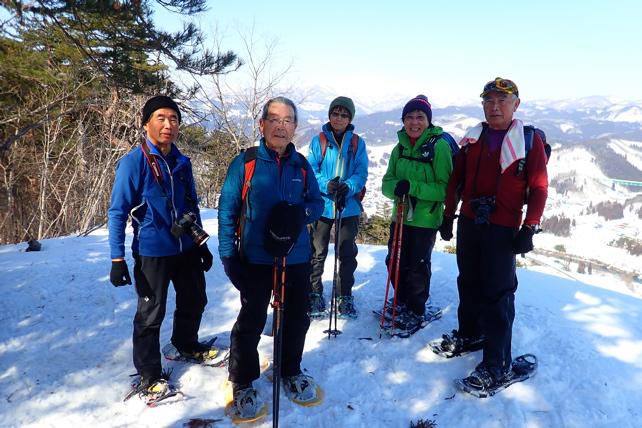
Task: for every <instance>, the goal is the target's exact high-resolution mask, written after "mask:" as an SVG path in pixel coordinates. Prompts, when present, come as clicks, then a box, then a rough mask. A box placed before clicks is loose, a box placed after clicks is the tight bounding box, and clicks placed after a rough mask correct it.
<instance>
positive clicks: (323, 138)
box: [319, 131, 328, 161]
mask: <svg viewBox="0 0 642 428" xmlns="http://www.w3.org/2000/svg"><path fill="white" fill-rule="evenodd" d="M319 143H320V144H321V161H323V159H324V158H325V151H326V150H328V137H326V136H325V133H324V132H323V131H322V132H319Z"/></svg>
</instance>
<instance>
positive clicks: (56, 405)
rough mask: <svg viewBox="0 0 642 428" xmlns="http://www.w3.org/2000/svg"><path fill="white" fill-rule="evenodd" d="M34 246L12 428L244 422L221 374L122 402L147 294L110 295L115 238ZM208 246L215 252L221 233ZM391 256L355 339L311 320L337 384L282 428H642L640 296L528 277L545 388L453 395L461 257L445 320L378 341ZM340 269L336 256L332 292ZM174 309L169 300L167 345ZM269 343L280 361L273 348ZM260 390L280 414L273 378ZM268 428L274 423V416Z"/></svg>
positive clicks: (9, 252) (220, 315)
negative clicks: (158, 401)
mask: <svg viewBox="0 0 642 428" xmlns="http://www.w3.org/2000/svg"><path fill="white" fill-rule="evenodd" d="M204 217H205V219H206V221H205V228H206V230H207V231H208V232H210V233H211V234H212V235H215V231H216V230H217V224H216V212H215V211H213V210H205V211H204ZM536 239H537V238H536ZM25 247H26V245H25V244H21V245H7V246H2V247H0V278H1V279H0V287H1V290H2V297H3V298H2V299H1V300H0V395H1V397H0V398H1V399H0V426H2V427H12V426H20V427H86V426H94V427H130V426H131V427H134V426H135V427H166V426H168V427H182V426H190V425H184V424H188V423H189V421H190V420H191V419H209V420H219V419H220V421H217V422H215V423H213V425H212V426H217V427H218V426H221V427H226V426H227V427H229V426H232V424H231V422H229V421H228V420H227V419H226V418H225V416H224V412H223V405H224V403H223V396H222V393H221V385H222V383H223V382H224V380H225V379H226V372H225V369H222V368H209V367H201V366H195V365H189V364H183V363H170V362H165V365H166V367H171V368H173V369H174V371H173V378H174V379H175V381H176V382H177V383H178V384H179V385H180V386H181V388H182V390H183V391H184V393H185V399H184V400H182V401H178V402H176V403H172V404H167V405H162V406H159V407H157V408H147V407H146V406H145V405H144V404H143V403H142V402H140V401H139V400H137V399H131V400H129V401H128V402H126V403H123V402H122V398H123V395H124V393H125V392H126V391H127V389H128V381H129V377H128V375H129V374H131V373H132V372H133V371H134V369H133V366H132V363H131V330H132V320H133V316H134V312H135V309H136V299H135V292H134V288H133V287H131V286H128V287H122V288H114V287H112V286H111V284H110V283H109V279H108V272H109V267H110V261H109V248H108V243H107V231H106V230H104V229H102V230H98V231H96V232H94V233H92V234H91V235H90V236H88V237H83V238H79V237H66V238H60V239H51V240H45V241H43V251H42V252H35V253H27V252H24V249H25ZM210 248H211V249H212V252H214V253H215V252H216V236H213V237H212V239H211V240H210ZM385 254H386V249H385V248H384V247H379V246H360V247H359V267H358V270H357V273H356V284H355V289H354V295H355V298H356V302H357V306H358V308H359V309H360V317H359V318H358V319H357V320H354V321H347V322H345V321H340V322H339V327H340V328H341V329H342V330H343V334H342V335H340V336H339V337H337V338H336V339H332V340H328V338H327V336H326V335H324V334H323V330H324V329H326V328H327V321H313V322H312V325H311V328H310V331H309V333H308V336H307V341H306V348H305V354H304V359H303V367H304V368H305V370H306V371H307V372H308V373H309V374H310V375H312V376H314V377H315V378H316V379H317V380H318V381H319V383H320V384H321V385H322V387H323V388H324V390H325V401H324V403H323V404H322V405H321V406H319V407H313V408H303V407H299V406H296V405H294V404H292V403H291V402H289V401H288V400H287V399H285V397H284V396H283V397H282V398H281V412H280V423H281V426H283V427H337V428H338V427H369V428H374V427H407V426H408V425H409V422H410V421H411V420H417V419H419V418H423V419H429V420H434V421H435V422H436V424H437V426H438V427H439V428H445V427H511V428H512V427H529V428H534V427H542V428H544V427H546V428H548V427H640V426H642V422H641V421H642V406H641V405H640V403H641V400H642V298H641V296H640V295H639V294H638V295H636V294H635V293H632V292H631V291H630V290H629V289H627V288H626V285H625V284H623V283H621V282H619V280H618V279H617V278H615V277H611V276H599V275H591V276H589V275H580V274H575V273H569V272H565V271H563V270H561V269H559V268H557V267H555V265H554V264H553V263H549V265H548V266H547V265H546V264H543V265H541V266H538V267H532V268H530V269H528V270H520V271H519V274H518V275H519V289H518V291H517V298H516V309H517V316H516V320H515V325H514V331H513V354H514V356H517V355H519V354H523V353H534V354H536V355H537V356H538V358H539V370H538V373H537V375H536V376H535V377H534V378H533V379H530V380H528V381H526V382H524V383H520V384H515V385H513V386H511V387H510V388H509V389H507V390H505V391H503V392H501V393H499V394H498V395H496V396H494V397H492V398H488V399H477V398H474V397H472V396H468V395H465V394H462V393H457V392H455V389H454V387H453V385H452V380H453V379H455V378H457V377H462V376H465V375H467V374H468V373H469V372H470V371H471V370H472V369H473V368H474V366H475V365H476V364H477V363H478V362H479V360H480V358H481V355H480V353H475V354H473V355H468V356H465V357H461V358H455V359H451V360H446V359H443V358H440V357H439V356H437V355H435V354H433V353H432V352H431V351H430V350H429V349H427V348H426V344H427V343H428V342H429V341H430V340H432V339H435V338H438V337H440V335H441V334H442V333H444V332H448V331H450V330H451V329H454V328H456V327H457V321H456V310H457V292H456V284H455V281H456V276H457V269H456V264H455V258H454V256H453V255H451V254H446V253H442V252H435V253H434V255H433V277H432V287H431V290H432V292H431V295H432V302H433V303H434V304H437V305H441V306H442V307H443V308H444V316H443V318H442V319H441V320H438V321H436V322H434V323H433V324H431V325H429V326H428V327H426V328H425V329H424V330H421V331H419V332H418V333H417V334H415V335H414V336H412V337H411V338H409V339H389V338H385V337H384V338H383V339H380V338H379V331H378V324H377V321H376V320H375V319H374V318H373V317H372V316H371V315H370V310H371V309H373V308H380V307H381V305H382V299H383V294H384V289H385V279H386V269H385V266H384V262H383V260H384V257H385ZM596 257H599V254H596ZM545 262H546V261H545ZM129 264H130V267H131V266H132V265H133V263H132V262H131V260H130V261H129ZM331 272H332V252H331V254H330V255H329V257H328V264H327V265H326V273H325V275H324V281H325V283H326V294H328V293H329V291H330V284H331V279H332V278H331ZM206 277H207V281H208V298H209V304H208V306H207V309H206V312H205V316H204V319H203V323H202V327H201V335H202V336H205V335H211V334H218V335H221V336H222V337H223V336H226V335H228V334H229V331H230V329H231V327H232V325H233V323H234V320H235V317H236V314H237V311H238V309H239V306H240V303H239V298H238V293H237V291H236V290H235V289H234V288H233V287H232V286H231V284H230V283H229V281H228V280H227V278H226V277H225V275H224V273H223V270H222V267H221V266H220V264H218V263H215V266H214V268H213V269H212V270H211V271H210V272H208V273H207V275H206ZM607 285H608V286H607ZM173 305H174V296H173V293H170V297H169V304H168V317H167V319H166V321H165V323H164V324H163V328H162V333H161V338H162V340H163V342H165V341H167V340H168V339H169V336H170V333H171V314H172V312H173ZM259 346H260V350H261V353H262V354H263V355H264V356H265V357H266V358H268V359H270V358H271V354H272V341H271V338H270V337H268V336H265V337H263V338H262V339H261V343H260V345H259ZM256 385H257V386H258V388H259V390H260V393H261V394H262V396H263V397H264V398H265V399H266V400H267V401H268V403H271V391H272V389H271V385H270V384H269V382H268V381H267V380H264V379H262V380H260V381H258V382H257V383H256ZM269 407H270V408H271V405H269ZM191 426H203V425H197V424H196V423H193V424H192V425H191ZM258 426H262V427H267V426H271V419H270V415H268V417H267V418H266V419H265V420H264V422H263V423H261V424H258Z"/></svg>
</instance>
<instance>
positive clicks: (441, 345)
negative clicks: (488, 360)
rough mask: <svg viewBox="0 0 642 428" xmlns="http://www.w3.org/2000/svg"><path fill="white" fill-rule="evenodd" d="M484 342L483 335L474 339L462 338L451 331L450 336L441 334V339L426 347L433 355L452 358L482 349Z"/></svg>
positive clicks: (454, 331) (456, 332) (457, 333)
mask: <svg viewBox="0 0 642 428" xmlns="http://www.w3.org/2000/svg"><path fill="white" fill-rule="evenodd" d="M484 340H485V337H484V336H483V335H482V336H480V337H474V338H471V337H464V336H460V335H459V332H458V331H457V330H453V331H452V332H451V333H450V334H448V333H446V334H443V335H442V336H441V339H437V340H433V341H432V342H430V343H429V344H428V346H430V349H432V351H433V352H434V353H435V354H437V355H441V356H442V357H446V358H452V357H459V356H460V355H464V354H468V353H469V352H475V351H479V350H480V349H482V348H483V347H484Z"/></svg>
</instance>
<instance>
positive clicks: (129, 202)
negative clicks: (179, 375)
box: [109, 96, 215, 399]
mask: <svg viewBox="0 0 642 428" xmlns="http://www.w3.org/2000/svg"><path fill="white" fill-rule="evenodd" d="M180 122H181V112H180V110H179V108H178V105H176V103H175V102H174V101H173V100H172V99H171V98H169V97H166V96H156V97H153V98H150V99H149V100H148V101H147V103H146V104H145V106H144V107H143V115H142V123H143V127H144V129H145V134H146V138H145V141H143V142H142V143H141V144H140V145H139V146H137V147H136V148H134V149H133V150H131V151H130V152H129V153H127V154H126V155H125V156H124V157H123V158H122V159H121V160H120V161H119V162H118V166H117V169H116V177H115V180H114V186H113V189H112V195H111V206H110V207H109V246H110V249H111V259H112V267H111V273H110V280H111V283H112V284H113V285H114V286H116V287H119V286H122V285H126V284H131V283H132V282H131V278H130V276H129V269H128V267H127V262H126V261H125V226H126V225H127V220H128V218H129V217H131V220H132V227H133V230H134V237H133V240H132V255H133V258H134V260H135V265H134V281H135V284H136V293H137V294H138V307H137V310H136V316H135V318H134V334H133V345H134V366H135V367H136V370H138V374H139V375H140V384H139V385H138V389H139V391H138V392H140V393H141V394H142V395H144V396H148V398H150V399H154V398H157V397H162V396H163V394H166V393H167V391H168V389H170V388H171V385H169V384H168V382H167V381H168V379H166V376H164V375H162V366H161V355H160V343H159V334H160V327H161V323H162V322H163V318H164V317H165V307H166V303H167V290H168V287H169V282H170V281H171V282H172V283H173V284H174V289H175V290H176V310H175V312H174V326H173V332H172V337H171V341H172V343H173V344H174V346H175V347H176V348H177V349H178V351H179V352H181V354H183V355H184V356H185V357H186V358H189V359H192V360H197V361H198V360H204V359H207V358H211V357H212V355H211V354H212V352H215V350H210V348H209V346H206V345H204V344H201V343H199V342H198V329H199V326H200V323H201V316H202V314H203V310H204V309H205V305H206V304H207V296H206V293H205V275H204V273H203V272H204V271H208V270H209V269H210V267H211V266H212V254H211V253H210V251H209V250H208V248H207V244H205V241H206V240H207V237H208V236H207V234H206V233H204V232H203V230H202V229H201V228H200V226H199V225H200V224H201V218H200V212H199V209H198V198H197V196H196V188H195V186H194V177H193V175H192V164H191V162H190V160H189V159H188V158H187V157H185V156H184V155H182V154H181V153H180V152H179V150H178V148H177V147H176V145H175V144H174V143H175V141H176V139H177V137H178V131H179V125H180Z"/></svg>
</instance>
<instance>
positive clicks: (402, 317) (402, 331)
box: [372, 306, 442, 338]
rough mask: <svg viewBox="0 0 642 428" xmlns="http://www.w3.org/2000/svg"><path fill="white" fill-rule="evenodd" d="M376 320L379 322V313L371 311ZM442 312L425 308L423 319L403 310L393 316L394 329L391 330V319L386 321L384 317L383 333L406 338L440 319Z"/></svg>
mask: <svg viewBox="0 0 642 428" xmlns="http://www.w3.org/2000/svg"><path fill="white" fill-rule="evenodd" d="M372 312H373V313H374V315H375V317H376V319H377V320H378V321H379V322H380V321H381V312H380V311H372ZM441 316H442V311H441V309H440V308H438V307H436V306H429V307H426V311H425V312H424V315H423V317H421V316H420V315H416V314H415V313H413V312H411V311H408V310H404V311H403V312H401V313H399V312H397V313H396V314H395V328H394V331H393V329H392V317H390V319H386V317H385V316H384V323H383V331H385V332H386V333H387V334H388V335H390V336H393V337H400V338H407V337H410V336H412V335H413V334H415V333H416V332H417V331H419V330H421V329H422V328H424V327H426V326H427V325H428V324H430V323H431V322H433V321H435V320H438V319H440V318H441Z"/></svg>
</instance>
